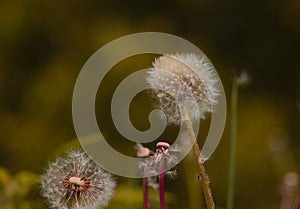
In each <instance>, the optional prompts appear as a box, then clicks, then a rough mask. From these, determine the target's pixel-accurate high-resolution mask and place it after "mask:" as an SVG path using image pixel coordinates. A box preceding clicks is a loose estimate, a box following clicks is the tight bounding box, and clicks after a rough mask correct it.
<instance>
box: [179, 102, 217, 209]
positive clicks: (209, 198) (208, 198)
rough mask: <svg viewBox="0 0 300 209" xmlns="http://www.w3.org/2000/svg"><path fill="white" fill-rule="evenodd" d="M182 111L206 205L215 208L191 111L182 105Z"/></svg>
mask: <svg viewBox="0 0 300 209" xmlns="http://www.w3.org/2000/svg"><path fill="white" fill-rule="evenodd" d="M182 111H183V115H184V121H185V124H186V127H187V131H188V133H189V136H190V138H191V141H192V143H193V151H194V155H195V157H196V160H197V164H198V169H199V173H200V182H201V185H202V190H203V193H204V197H205V202H206V206H207V208H208V209H215V203H214V200H213V196H212V192H211V189H210V185H209V180H208V175H207V172H206V169H205V167H204V164H203V163H204V162H203V161H202V160H201V152H200V148H199V146H198V144H197V138H196V136H195V132H194V129H193V125H192V122H191V120H190V116H189V113H188V111H187V109H186V107H182Z"/></svg>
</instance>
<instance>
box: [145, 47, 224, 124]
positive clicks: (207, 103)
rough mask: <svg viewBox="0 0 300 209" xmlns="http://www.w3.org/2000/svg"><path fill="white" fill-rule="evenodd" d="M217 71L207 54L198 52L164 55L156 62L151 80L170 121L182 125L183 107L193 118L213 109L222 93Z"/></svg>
mask: <svg viewBox="0 0 300 209" xmlns="http://www.w3.org/2000/svg"><path fill="white" fill-rule="evenodd" d="M213 70H214V67H213V65H212V64H211V62H210V61H209V60H208V59H207V58H206V57H205V56H197V55H195V54H185V53H183V54H175V55H163V56H161V57H159V58H158V59H156V60H155V61H154V63H153V68H150V69H149V71H148V76H147V82H148V84H149V86H150V88H151V89H152V90H153V92H154V94H155V97H156V98H158V100H159V108H160V109H161V110H162V111H163V112H164V113H165V115H166V117H167V119H168V123H169V124H180V121H181V120H180V119H181V115H180V108H182V107H183V106H184V107H186V109H187V111H188V113H189V115H190V118H191V120H192V121H194V120H199V119H203V118H204V117H205V114H206V113H209V112H212V111H213V107H214V106H215V105H216V104H217V96H218V89H217V87H216V84H217V83H218V79H217V78H216V76H215V74H214V72H213Z"/></svg>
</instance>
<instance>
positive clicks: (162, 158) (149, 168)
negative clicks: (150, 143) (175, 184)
mask: <svg viewBox="0 0 300 209" xmlns="http://www.w3.org/2000/svg"><path fill="white" fill-rule="evenodd" d="M177 154H178V152H177V151H173V149H172V148H171V147H170V144H169V143H167V142H158V143H157V144H156V151H155V153H154V155H152V156H150V157H148V158H145V159H144V160H142V161H141V162H140V163H139V169H140V170H141V172H142V173H143V174H144V176H156V175H158V174H159V173H160V166H161V163H163V164H164V165H165V167H170V166H171V165H176V164H178V162H179V160H178V157H177ZM165 174H166V175H167V176H168V175H170V176H172V179H173V178H174V177H175V176H176V170H169V171H166V172H165Z"/></svg>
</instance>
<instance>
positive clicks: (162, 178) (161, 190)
mask: <svg viewBox="0 0 300 209" xmlns="http://www.w3.org/2000/svg"><path fill="white" fill-rule="evenodd" d="M159 200H160V209H166V202H165V176H164V163H163V161H162V162H161V165H160V172H159Z"/></svg>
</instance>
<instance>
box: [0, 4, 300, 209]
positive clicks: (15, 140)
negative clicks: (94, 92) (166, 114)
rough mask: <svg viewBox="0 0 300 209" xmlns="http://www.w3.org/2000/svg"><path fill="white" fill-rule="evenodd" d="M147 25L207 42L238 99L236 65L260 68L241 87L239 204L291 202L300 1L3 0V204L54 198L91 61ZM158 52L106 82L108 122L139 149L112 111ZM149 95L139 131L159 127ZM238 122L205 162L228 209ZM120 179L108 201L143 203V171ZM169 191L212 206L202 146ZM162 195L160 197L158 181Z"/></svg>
mask: <svg viewBox="0 0 300 209" xmlns="http://www.w3.org/2000/svg"><path fill="white" fill-rule="evenodd" d="M146 31H157V32H166V33H171V34H174V35H177V36H180V37H182V38H184V39H187V40H188V41H190V42H192V43H193V44H195V45H196V46H198V47H199V48H200V49H201V50H202V51H203V52H204V53H205V54H206V55H207V56H208V57H209V59H210V60H211V61H212V62H213V64H214V65H215V67H216V69H217V71H218V73H219V75H220V77H221V79H222V82H223V85H224V87H225V91H226V96H227V101H228V104H229V103H230V101H231V100H230V98H231V95H230V92H231V84H232V83H231V81H232V71H239V70H245V71H246V72H247V73H248V75H249V76H250V78H251V82H250V83H249V84H248V85H245V86H242V87H241V88H240V91H239V105H238V132H237V137H238V139H237V140H238V142H237V153H236V155H237V167H236V197H235V206H236V207H235V208H239V209H240V208H241V209H252V208H257V209H265V208H281V209H283V208H288V207H285V206H280V205H283V202H284V201H285V199H284V198H283V196H284V195H285V194H286V190H287V189H289V190H288V191H290V190H291V191H292V194H293V195H294V197H297V195H299V190H298V183H297V181H296V180H297V175H298V173H300V152H299V150H300V142H299V138H300V131H299V128H300V127H299V124H300V117H299V111H300V84H299V82H300V80H299V78H300V71H299V60H300V53H299V49H300V2H299V1H298V0H272V1H271V0H245V1H237V0H232V1H216V0H185V1H183V0H173V1H172V0H165V1H137V0H133V1H121V0H117V1H108V0H88V1H77V0H74V1H50V0H44V1H37V0H15V1H8V0H2V1H1V3H0V167H1V168H0V208H1V209H10V208H12V209H15V208H20V209H25V208H26V209H27V208H48V207H47V205H46V204H45V203H44V201H43V200H42V199H41V198H40V197H39V185H38V181H37V179H38V177H39V175H40V174H41V173H43V171H44V168H45V167H46V165H47V163H48V162H49V160H53V159H54V158H55V156H57V155H60V154H61V153H63V152H64V151H66V149H67V148H69V147H72V146H74V145H75V144H77V143H78V142H77V140H76V135H75V131H74V128H73V124H72V112H71V110H72V104H71V103H72V91H73V87H74V84H75V81H76V78H77V76H78V73H79V72H80V70H81V67H82V66H83V65H84V63H85V61H86V60H87V59H88V58H89V56H90V55H91V54H93V53H94V52H95V51H96V50H97V49H98V48H100V47H101V46H103V45H104V44H105V43H108V42H109V41H112V40H114V39H116V38H119V37H122V36H124V35H128V34H131V33H136V32H146ZM155 56H157V55H140V56H135V57H132V58H129V59H127V60H125V61H123V62H121V63H119V64H118V65H116V66H115V67H114V68H113V69H112V70H111V71H110V73H109V74H108V75H107V76H106V78H105V80H104V82H103V83H102V84H101V86H100V87H99V91H98V96H97V105H96V106H97V107H96V112H97V117H98V118H97V119H98V123H99V126H100V127H101V130H103V132H104V133H105V134H104V135H105V136H106V137H107V138H108V139H109V141H110V143H111V144H112V146H114V147H115V148H116V149H118V150H120V151H121V152H124V153H127V154H130V153H131V155H133V156H134V154H135V150H134V144H132V143H130V142H128V141H126V139H125V138H122V136H120V134H118V133H117V131H116V129H115V127H114V125H113V123H112V120H111V116H110V115H109V114H107V113H109V107H110V99H111V96H112V93H113V91H114V89H115V88H116V87H117V85H118V83H120V82H121V81H122V79H124V78H125V77H126V76H127V75H129V74H130V73H132V72H134V71H136V70H139V69H142V68H146V67H149V66H150V65H151V61H152V60H153V58H154V57H155ZM150 100H151V99H150V97H149V95H147V92H142V93H141V94H139V95H138V96H137V98H136V99H135V100H134V101H133V102H132V106H131V111H130V116H131V119H132V122H133V124H134V125H135V126H136V127H137V128H139V129H140V130H145V129H147V128H148V127H149V124H148V121H147V114H148V113H149V111H150V110H151V102H150ZM229 113H230V111H229ZM229 121H230V117H228V120H227V123H228V124H227V126H226V129H225V132H224V136H223V138H222V141H221V143H220V145H219V147H218V148H217V150H216V151H215V153H214V154H213V156H212V158H211V159H210V160H209V161H207V163H206V165H207V170H208V173H209V176H210V180H211V185H212V190H213V193H214V197H215V200H216V204H217V206H218V208H226V195H227V173H228V155H229V151H228V150H229V148H228V147H229ZM208 127H209V121H208V122H207V121H204V122H203V126H201V130H200V132H201V134H200V136H199V143H203V142H202V141H201V139H202V138H205V134H206V133H207V129H208ZM176 130H177V129H176V127H169V128H168V129H167V130H166V131H165V133H164V135H163V136H162V138H163V139H164V140H167V141H169V142H172V139H173V138H174V137H175V136H176ZM154 144H155V143H153V144H148V145H147V146H149V147H150V148H154ZM289 172H293V173H292V174H293V175H287V174H288V173H289ZM289 174H291V173H289ZM291 176H292V177H293V178H292V180H291V178H289V177H291ZM284 177H286V178H285V179H286V181H284ZM116 178H117V179H118V182H119V187H118V189H117V191H116V196H115V198H114V199H113V200H112V202H111V205H110V206H109V207H107V208H130V209H133V208H142V202H141V201H142V193H141V181H140V180H136V179H125V178H122V177H116ZM284 182H285V183H284ZM166 190H167V192H168V195H167V202H168V208H174V209H187V208H190V209H196V208H203V202H202V196H201V193H200V185H199V183H198V182H197V171H196V169H195V167H194V164H193V161H192V157H189V156H188V157H187V158H186V159H185V160H184V161H183V162H182V163H181V164H180V165H179V166H178V177H177V179H175V180H173V181H168V182H167V185H166ZM151 198H152V201H153V207H154V208H157V207H158V205H157V204H156V203H157V198H158V194H157V192H156V191H152V195H151Z"/></svg>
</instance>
